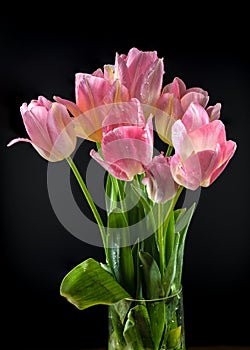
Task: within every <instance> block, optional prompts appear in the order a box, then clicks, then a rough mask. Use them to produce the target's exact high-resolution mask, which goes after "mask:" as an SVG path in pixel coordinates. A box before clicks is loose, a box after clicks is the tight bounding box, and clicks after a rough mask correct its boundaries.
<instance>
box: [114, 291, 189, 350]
mask: <svg viewBox="0 0 250 350" xmlns="http://www.w3.org/2000/svg"><path fill="white" fill-rule="evenodd" d="M108 317H109V319H108V322H109V327H108V350H163V349H164V350H165V349H169V350H170V349H171V350H177V349H178V350H185V327H184V309H183V292H182V290H179V291H178V292H177V293H175V294H173V295H171V296H168V297H166V298H161V299H153V300H144V299H143V300H139V299H123V300H121V301H119V302H117V303H116V304H112V305H110V306H108Z"/></svg>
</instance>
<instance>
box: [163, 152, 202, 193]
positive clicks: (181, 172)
mask: <svg viewBox="0 0 250 350" xmlns="http://www.w3.org/2000/svg"><path fill="white" fill-rule="evenodd" d="M190 170H191V169H190V167H189V169H186V166H185V164H184V163H183V162H182V161H181V159H180V156H179V154H175V155H173V156H172V157H171V161H170V171H171V174H172V176H173V178H174V180H175V182H176V183H178V184H179V185H181V186H184V187H185V188H187V189H190V190H193V191H195V190H196V189H197V188H198V187H199V186H200V180H201V179H200V169H199V167H198V172H197V168H195V169H194V172H191V173H190Z"/></svg>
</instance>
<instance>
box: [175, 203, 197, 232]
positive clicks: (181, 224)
mask: <svg viewBox="0 0 250 350" xmlns="http://www.w3.org/2000/svg"><path fill="white" fill-rule="evenodd" d="M195 206H196V203H194V204H193V205H192V206H191V207H190V208H189V209H188V210H185V211H182V212H181V213H180V215H178V217H177V219H176V222H175V232H180V231H181V230H183V229H184V228H185V227H186V226H187V224H189V223H190V220H191V218H192V215H193V213H194V209H195Z"/></svg>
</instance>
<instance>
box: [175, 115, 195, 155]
mask: <svg viewBox="0 0 250 350" xmlns="http://www.w3.org/2000/svg"><path fill="white" fill-rule="evenodd" d="M171 138H172V143H173V146H174V149H175V153H178V154H179V155H180V157H181V159H182V160H185V159H186V158H188V157H189V156H190V154H192V153H193V152H194V146H193V144H192V142H191V140H190V138H189V135H188V133H187V130H186V128H185V126H184V124H183V123H182V121H181V120H177V121H176V122H175V123H174V124H173V126H172V135H171Z"/></svg>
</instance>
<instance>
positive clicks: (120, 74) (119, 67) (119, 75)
mask: <svg viewBox="0 0 250 350" xmlns="http://www.w3.org/2000/svg"><path fill="white" fill-rule="evenodd" d="M114 79H119V80H120V82H121V84H122V85H125V86H126V88H127V89H130V85H131V81H130V76H129V72H128V67H127V65H126V62H125V61H124V59H123V58H122V57H121V56H120V55H118V54H116V58H115V75H114Z"/></svg>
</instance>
